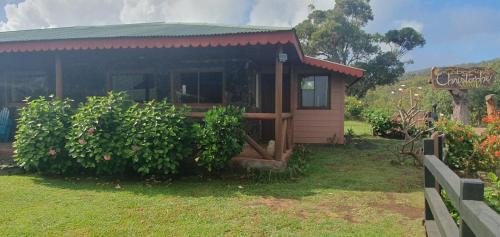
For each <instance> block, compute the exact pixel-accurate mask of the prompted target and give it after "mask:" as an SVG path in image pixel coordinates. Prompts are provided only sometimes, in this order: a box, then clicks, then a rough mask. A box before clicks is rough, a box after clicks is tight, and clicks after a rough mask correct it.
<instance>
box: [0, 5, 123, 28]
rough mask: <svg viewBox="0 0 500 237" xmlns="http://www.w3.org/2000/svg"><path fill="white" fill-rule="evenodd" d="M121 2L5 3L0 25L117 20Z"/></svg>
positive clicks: (58, 24)
mask: <svg viewBox="0 0 500 237" xmlns="http://www.w3.org/2000/svg"><path fill="white" fill-rule="evenodd" d="M122 6H123V3H122V2H121V1H116V0H71V1H67V0H26V1H24V2H21V3H19V4H7V5H6V6H5V16H6V18H7V21H5V22H1V23H0V29H1V30H21V29H32V28H47V27H56V26H72V25H81V24H85V25H102V24H113V23H119V22H120V19H119V9H121V8H122Z"/></svg>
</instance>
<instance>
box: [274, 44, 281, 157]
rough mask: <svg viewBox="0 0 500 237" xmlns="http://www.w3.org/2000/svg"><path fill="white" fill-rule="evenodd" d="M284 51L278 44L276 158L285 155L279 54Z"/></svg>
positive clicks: (275, 106) (275, 108)
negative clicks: (282, 131) (282, 132)
mask: <svg viewBox="0 0 500 237" xmlns="http://www.w3.org/2000/svg"><path fill="white" fill-rule="evenodd" d="M281 53H283V47H282V46H281V45H280V46H278V50H277V51H276V71H275V82H274V83H275V84H274V94H275V99H274V102H275V103H274V113H275V114H276V118H275V119H274V139H275V140H276V141H275V148H274V159H276V160H281V158H282V156H283V142H282V141H283V137H282V135H281V130H282V129H283V128H282V125H283V119H282V118H281V117H282V112H283V101H282V100H283V62H281V61H280V59H279V55H280V54H281Z"/></svg>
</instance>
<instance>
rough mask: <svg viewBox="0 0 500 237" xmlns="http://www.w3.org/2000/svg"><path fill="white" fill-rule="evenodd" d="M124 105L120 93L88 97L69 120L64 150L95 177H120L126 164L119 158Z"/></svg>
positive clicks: (124, 97)
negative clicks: (90, 170)
mask: <svg viewBox="0 0 500 237" xmlns="http://www.w3.org/2000/svg"><path fill="white" fill-rule="evenodd" d="M127 106H128V100H127V99H126V96H125V94H124V93H112V92H110V93H109V94H108V95H107V96H104V97H89V98H88V101H87V102H86V103H85V104H82V105H81V106H80V108H78V110H77V112H76V114H75V115H74V116H73V117H72V125H71V129H70V131H69V134H68V136H67V139H68V142H67V144H66V148H67V149H68V151H69V154H70V156H71V157H73V158H74V159H76V160H77V161H78V162H79V163H80V164H81V165H82V166H83V167H84V168H88V169H92V170H95V171H96V172H97V173H98V174H106V175H116V174H122V173H124V172H125V171H126V169H127V168H128V166H129V165H130V161H129V160H127V159H125V158H124V156H123V153H124V150H125V149H124V148H125V139H124V138H125V136H124V131H122V130H123V129H122V127H123V126H122V120H123V118H124V113H125V111H126V109H127Z"/></svg>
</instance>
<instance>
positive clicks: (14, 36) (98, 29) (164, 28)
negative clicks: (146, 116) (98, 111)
mask: <svg viewBox="0 0 500 237" xmlns="http://www.w3.org/2000/svg"><path fill="white" fill-rule="evenodd" d="M291 30H293V28H290V27H268V26H234V25H215V24H191V23H140V24H121V25H104V26H73V27H62V28H46V29H35V30H20V31H5V32H0V42H23V41H42V40H66V39H99V38H131V37H133V38H146V37H189V36H212V35H213V36H215V35H229V34H252V33H268V32H277V31H291Z"/></svg>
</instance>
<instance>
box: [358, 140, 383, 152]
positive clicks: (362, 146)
mask: <svg viewBox="0 0 500 237" xmlns="http://www.w3.org/2000/svg"><path fill="white" fill-rule="evenodd" d="M354 146H355V147H356V148H357V149H359V150H372V149H376V148H378V145H377V144H375V143H373V142H370V141H366V140H364V139H363V140H359V141H356V142H355V143H354Z"/></svg>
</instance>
